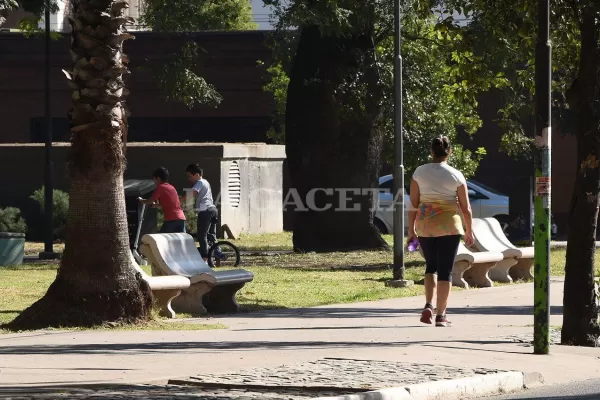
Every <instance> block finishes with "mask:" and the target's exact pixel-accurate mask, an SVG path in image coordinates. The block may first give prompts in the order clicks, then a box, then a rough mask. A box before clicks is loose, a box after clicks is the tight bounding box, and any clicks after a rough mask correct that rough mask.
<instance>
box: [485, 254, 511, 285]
mask: <svg viewBox="0 0 600 400" xmlns="http://www.w3.org/2000/svg"><path fill="white" fill-rule="evenodd" d="M516 263H517V260H516V259H514V258H505V259H504V260H502V261H500V262H498V264H496V266H495V267H494V268H492V269H491V270H490V272H489V275H490V278H491V279H492V280H493V281H494V282H502V283H512V282H513V280H512V278H511V277H510V274H509V271H510V269H511V268H512V267H513V265H515V264H516Z"/></svg>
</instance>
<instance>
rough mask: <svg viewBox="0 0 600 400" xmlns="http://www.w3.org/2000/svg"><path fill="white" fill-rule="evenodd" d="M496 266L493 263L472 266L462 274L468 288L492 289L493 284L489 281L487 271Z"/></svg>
mask: <svg viewBox="0 0 600 400" xmlns="http://www.w3.org/2000/svg"><path fill="white" fill-rule="evenodd" d="M494 265H496V263H495V262H489V263H481V264H473V265H471V268H469V269H468V270H467V271H465V273H464V279H465V280H466V281H467V283H468V284H469V285H470V286H476V287H492V286H494V282H492V280H491V279H490V276H489V271H490V269H491V268H492V267H494Z"/></svg>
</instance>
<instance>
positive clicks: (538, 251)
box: [533, 0, 552, 354]
mask: <svg viewBox="0 0 600 400" xmlns="http://www.w3.org/2000/svg"><path fill="white" fill-rule="evenodd" d="M538 5H539V11H538V12H539V15H538V38H537V45H536V49H535V100H536V112H535V114H536V115H535V158H534V160H535V230H534V249H535V267H534V274H535V277H534V283H535V284H534V307H535V309H534V315H535V317H534V331H533V337H534V340H533V342H534V343H533V347H534V353H535V354H548V353H549V352H550V330H549V327H550V203H551V196H550V194H551V190H550V188H551V181H550V178H551V163H550V161H551V155H550V148H551V143H552V128H551V113H552V110H551V97H550V96H551V91H552V44H551V43H550V0H539V4H538Z"/></svg>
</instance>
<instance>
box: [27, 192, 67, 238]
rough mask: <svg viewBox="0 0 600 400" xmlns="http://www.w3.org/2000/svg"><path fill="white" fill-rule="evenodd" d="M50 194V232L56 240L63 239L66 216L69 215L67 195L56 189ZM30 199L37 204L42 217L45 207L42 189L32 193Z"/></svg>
mask: <svg viewBox="0 0 600 400" xmlns="http://www.w3.org/2000/svg"><path fill="white" fill-rule="evenodd" d="M52 193H53V195H52V230H53V231H54V237H55V238H56V239H64V236H65V227H66V226H67V215H68V214H69V194H68V193H66V192H63V191H62V190H57V189H54V190H53V191H52ZM30 198H31V199H33V200H35V201H36V202H37V203H38V204H39V206H40V211H41V213H42V215H43V213H44V205H45V204H44V201H45V200H44V199H45V192H44V187H43V186H42V188H41V189H38V190H36V191H35V192H33V194H32V195H31V196H30Z"/></svg>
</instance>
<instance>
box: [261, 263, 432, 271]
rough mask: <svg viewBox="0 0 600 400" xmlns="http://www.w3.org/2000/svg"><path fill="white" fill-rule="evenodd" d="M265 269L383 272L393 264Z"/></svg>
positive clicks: (267, 266) (408, 266) (388, 269)
mask: <svg viewBox="0 0 600 400" xmlns="http://www.w3.org/2000/svg"><path fill="white" fill-rule="evenodd" d="M262 267H264V268H269V269H272V268H278V269H292V270H295V271H305V272H327V271H348V272H383V271H390V272H391V271H392V268H393V266H392V264H389V263H374V264H363V265H343V264H342V265H335V264H331V263H329V262H327V263H324V265H323V266H297V267H296V266H290V267H286V266H285V265H282V266H276V267H274V266H270V265H265V266H262ZM424 267H425V263H424V262H420V261H408V262H407V263H406V264H405V268H407V269H411V268H424ZM252 268H257V269H259V268H261V265H253V266H252Z"/></svg>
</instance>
